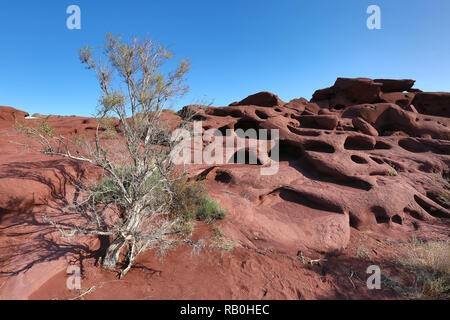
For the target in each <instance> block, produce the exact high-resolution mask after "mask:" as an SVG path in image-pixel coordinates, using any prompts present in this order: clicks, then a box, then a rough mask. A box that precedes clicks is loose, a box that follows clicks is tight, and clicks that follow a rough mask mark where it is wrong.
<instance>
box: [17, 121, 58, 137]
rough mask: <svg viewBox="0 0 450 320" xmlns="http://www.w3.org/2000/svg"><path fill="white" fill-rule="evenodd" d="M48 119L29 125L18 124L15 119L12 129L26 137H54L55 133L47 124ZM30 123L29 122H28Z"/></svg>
mask: <svg viewBox="0 0 450 320" xmlns="http://www.w3.org/2000/svg"><path fill="white" fill-rule="evenodd" d="M48 118H49V117H47V118H45V119H42V120H41V119H40V120H36V121H33V122H32V123H31V124H29V125H28V124H25V123H19V121H17V119H15V120H14V127H15V128H16V130H18V131H20V132H22V133H25V134H26V135H42V136H44V137H54V136H55V133H54V131H53V127H52V126H51V124H50V123H49V122H48ZM29 121H30V120H29Z"/></svg>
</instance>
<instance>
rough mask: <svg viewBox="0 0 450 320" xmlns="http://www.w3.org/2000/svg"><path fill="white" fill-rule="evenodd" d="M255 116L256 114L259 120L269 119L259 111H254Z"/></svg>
mask: <svg viewBox="0 0 450 320" xmlns="http://www.w3.org/2000/svg"><path fill="white" fill-rule="evenodd" d="M255 114H256V115H257V116H258V117H259V118H261V119H267V118H269V116H268V115H267V113H265V112H262V111H260V110H256V111H255Z"/></svg>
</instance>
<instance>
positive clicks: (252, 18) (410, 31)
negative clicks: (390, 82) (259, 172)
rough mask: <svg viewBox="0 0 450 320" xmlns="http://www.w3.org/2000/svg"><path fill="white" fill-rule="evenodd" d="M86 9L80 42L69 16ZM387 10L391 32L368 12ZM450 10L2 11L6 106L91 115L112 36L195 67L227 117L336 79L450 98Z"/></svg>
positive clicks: (225, 5) (436, 0) (0, 72)
mask: <svg viewBox="0 0 450 320" xmlns="http://www.w3.org/2000/svg"><path fill="white" fill-rule="evenodd" d="M71 4H76V5H79V6H80V8H81V20H82V22H81V23H82V26H81V27H82V28H81V30H68V29H67V28H66V19H67V17H68V16H69V15H68V14H66V8H67V7H68V6H69V5H71ZM370 4H376V5H378V6H379V7H380V8H381V26H382V29H381V30H369V29H367V27H366V19H367V17H368V16H369V15H368V14H366V8H367V7H368V6H369V5H370ZM449 16H450V1H448V0H421V1H418V0H386V1H382V0H372V1H365V0H354V1H350V0H340V1H332V0H327V1H324V0H315V1H310V0H308V1H306V0H290V1H285V0H278V1H275V0H272V1H266V0H226V1H224V0H182V1H179V0H172V1H155V0H145V1H144V0H142V1H138V0H127V1H114V0H109V1H103V0H95V1H94V0H84V1H77V0H70V1H66V0H56V1H50V0H41V1H34V0H29V1H23V0H1V2H0V42H1V47H0V105H9V106H14V107H16V108H19V109H23V110H26V111H28V112H29V113H31V114H32V113H35V112H39V113H43V114H50V113H52V114H61V115H71V114H76V115H91V114H92V113H93V111H94V109H95V107H96V104H97V99H98V96H99V89H98V85H97V82H96V80H95V78H94V76H93V74H92V73H91V72H90V71H87V70H85V69H84V66H82V65H81V64H80V62H79V60H78V49H79V48H81V47H83V46H84V45H85V44H89V45H91V46H93V47H97V46H99V45H100V44H101V43H102V42H103V40H104V35H105V33H107V32H110V31H111V32H113V33H114V34H121V35H123V36H124V37H130V36H138V37H140V36H147V35H148V36H150V38H153V39H155V40H158V41H160V42H162V43H163V44H165V45H169V46H170V47H171V49H172V50H173V51H174V53H175V56H176V57H178V58H181V57H186V56H187V57H190V59H191V62H192V70H191V71H190V73H189V77H188V81H189V85H190V87H191V90H190V92H189V94H188V95H186V96H185V98H183V99H182V100H180V101H179V102H178V103H177V104H175V105H174V109H175V110H177V109H179V108H180V107H181V106H183V105H186V104H190V103H194V102H196V101H197V100H199V99H202V98H203V97H204V96H205V95H206V97H207V99H209V100H214V105H216V106H221V105H228V104H229V103H231V102H233V101H236V100H240V99H243V98H245V97H246V96H248V95H249V94H252V93H255V92H258V91H263V90H266V91H271V92H274V93H276V94H278V95H279V96H280V98H281V99H283V100H285V101H289V100H290V99H292V98H298V97H305V98H307V99H310V98H311V95H312V93H313V92H314V90H315V89H319V88H323V87H327V86H330V85H332V84H333V83H334V81H335V79H336V78H337V77H359V76H362V77H371V78H377V77H387V78H413V79H416V80H417V82H416V87H418V88H421V89H422V90H426V91H450V19H449Z"/></svg>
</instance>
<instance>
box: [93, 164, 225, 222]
mask: <svg viewBox="0 0 450 320" xmlns="http://www.w3.org/2000/svg"><path fill="white" fill-rule="evenodd" d="M131 170H132V168H131V167H130V166H128V167H116V168H115V170H114V173H115V176H116V177H118V178H119V179H120V180H121V181H122V183H123V186H124V187H125V189H126V190H127V191H131V190H129V188H130V185H131V179H132V174H131V173H132V171H131ZM159 179H160V176H159V174H158V173H157V171H156V170H155V172H154V173H153V174H152V175H151V176H150V177H149V178H148V179H147V180H146V181H145V186H144V189H145V190H150V189H152V192H153V193H155V195H156V196H157V197H158V199H159V201H160V202H161V203H164V202H166V203H168V204H169V205H168V207H167V209H168V211H169V212H170V214H171V216H172V217H173V218H179V219H180V220H181V221H183V222H189V221H190V220H193V219H197V220H201V221H214V220H219V219H224V218H225V216H226V211H225V210H224V209H222V208H220V205H219V204H218V203H217V202H216V201H214V200H212V199H211V198H210V197H209V196H208V195H206V191H205V187H204V185H203V184H202V183H200V182H199V181H196V180H187V179H183V180H179V181H176V182H174V183H173V184H172V185H171V188H170V192H171V196H172V200H171V201H169V198H168V197H169V193H167V192H165V191H164V190H162V189H161V187H159V186H156V187H155V185H156V184H157V183H158V181H159ZM94 194H95V202H96V203H104V204H116V205H118V206H119V207H125V206H126V203H125V201H126V200H125V198H124V193H123V191H122V190H121V187H120V186H119V185H118V184H117V182H116V180H115V179H114V178H113V177H112V176H111V175H110V176H106V177H105V178H103V179H102V180H101V181H100V183H98V184H97V185H95V186H94Z"/></svg>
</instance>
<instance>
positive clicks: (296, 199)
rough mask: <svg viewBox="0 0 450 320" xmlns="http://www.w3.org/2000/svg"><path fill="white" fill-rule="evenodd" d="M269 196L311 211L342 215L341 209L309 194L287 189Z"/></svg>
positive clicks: (281, 189)
mask: <svg viewBox="0 0 450 320" xmlns="http://www.w3.org/2000/svg"><path fill="white" fill-rule="evenodd" d="M270 194H275V195H278V196H279V197H280V198H281V199H283V200H284V201H289V202H293V203H296V204H300V205H302V206H305V207H309V208H311V209H315V210H320V211H331V212H335V213H342V211H341V209H340V208H339V207H337V206H336V205H334V204H332V203H329V202H324V201H323V199H315V198H314V196H313V195H310V194H303V193H300V192H298V191H294V190H290V189H287V188H279V189H276V190H275V191H272V192H271V193H270Z"/></svg>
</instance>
